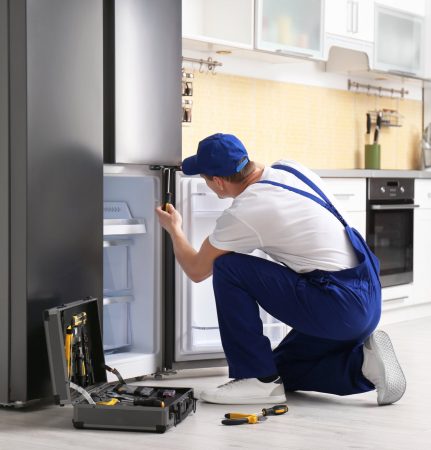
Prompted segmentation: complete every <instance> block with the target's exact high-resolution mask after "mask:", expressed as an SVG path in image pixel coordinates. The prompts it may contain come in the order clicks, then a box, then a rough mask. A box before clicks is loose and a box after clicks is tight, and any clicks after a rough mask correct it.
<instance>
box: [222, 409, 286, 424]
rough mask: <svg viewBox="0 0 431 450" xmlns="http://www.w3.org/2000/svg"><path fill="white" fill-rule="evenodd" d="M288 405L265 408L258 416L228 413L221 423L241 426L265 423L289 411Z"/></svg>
mask: <svg viewBox="0 0 431 450" xmlns="http://www.w3.org/2000/svg"><path fill="white" fill-rule="evenodd" d="M288 409H289V408H288V407H287V405H275V406H273V407H271V408H263V409H262V412H261V413H258V414H244V413H227V414H225V415H224V416H225V419H224V420H222V421H221V423H222V424H223V425H241V424H243V423H249V424H255V423H258V422H263V421H264V420H266V419H267V416H280V415H282V414H285V413H286V412H287V411H288Z"/></svg>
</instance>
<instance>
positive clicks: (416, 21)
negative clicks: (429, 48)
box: [373, 4, 425, 77]
mask: <svg viewBox="0 0 431 450" xmlns="http://www.w3.org/2000/svg"><path fill="white" fill-rule="evenodd" d="M424 46H425V19H424V17H422V16H419V15H414V14H411V13H409V12H404V11H401V10H397V9H393V8H387V7H384V6H381V5H379V4H376V6H375V45H374V64H373V68H374V69H376V70H383V71H387V72H391V73H394V74H400V75H406V76H412V77H415V76H416V77H421V76H423V74H424V56H425V51H424V50H425V49H424Z"/></svg>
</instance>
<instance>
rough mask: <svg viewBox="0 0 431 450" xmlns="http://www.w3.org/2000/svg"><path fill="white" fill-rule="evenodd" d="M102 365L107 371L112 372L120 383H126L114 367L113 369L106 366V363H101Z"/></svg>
mask: <svg viewBox="0 0 431 450" xmlns="http://www.w3.org/2000/svg"><path fill="white" fill-rule="evenodd" d="M102 367H103V368H104V369H105V370H107V371H108V372H111V373H113V374H114V375H115V376H116V377H117V378H118V381H119V382H120V383H121V384H126V382H125V381H124V379H123V377H122V376H121V374H120V372H118V370H117V369H115V368H114V369H113V368H112V367H109V366H107V365H106V364H103V365H102Z"/></svg>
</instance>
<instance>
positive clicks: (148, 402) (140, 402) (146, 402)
mask: <svg viewBox="0 0 431 450" xmlns="http://www.w3.org/2000/svg"><path fill="white" fill-rule="evenodd" d="M105 395H106V396H108V397H113V398H117V399H119V400H120V401H123V402H126V403H131V404H133V405H134V406H155V407H159V408H164V407H165V402H164V401H163V400H160V399H158V398H155V397H150V398H135V397H133V396H131V395H124V394H118V393H117V392H113V391H109V392H106V394H105Z"/></svg>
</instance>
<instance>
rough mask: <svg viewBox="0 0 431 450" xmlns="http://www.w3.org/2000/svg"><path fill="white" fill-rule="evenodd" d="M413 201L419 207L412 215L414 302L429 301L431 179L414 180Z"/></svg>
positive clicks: (430, 290) (430, 285)
mask: <svg viewBox="0 0 431 450" xmlns="http://www.w3.org/2000/svg"><path fill="white" fill-rule="evenodd" d="M415 203H416V204H418V205H419V208H418V209H417V210H416V211H415V216H414V234H413V283H414V302H415V303H423V302H431V276H430V275H431V271H430V266H429V259H430V256H431V179H430V180H428V179H422V180H421V179H419V180H416V181H415Z"/></svg>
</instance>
